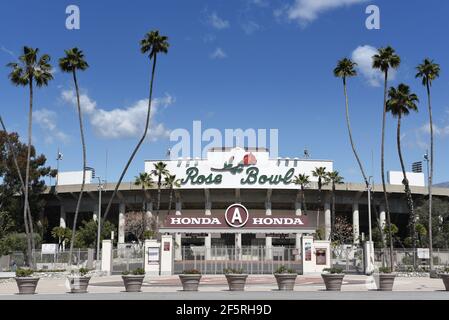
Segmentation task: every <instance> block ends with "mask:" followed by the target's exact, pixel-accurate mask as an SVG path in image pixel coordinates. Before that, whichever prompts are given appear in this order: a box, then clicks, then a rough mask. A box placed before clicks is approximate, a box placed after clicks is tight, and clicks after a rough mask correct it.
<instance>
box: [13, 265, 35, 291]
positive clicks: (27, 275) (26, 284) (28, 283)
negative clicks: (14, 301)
mask: <svg viewBox="0 0 449 320" xmlns="http://www.w3.org/2000/svg"><path fill="white" fill-rule="evenodd" d="M32 275H33V270H31V269H22V268H18V269H17V270H16V282H17V287H18V288H19V294H34V293H35V292H36V287H37V283H38V282H39V277H33V276H32Z"/></svg>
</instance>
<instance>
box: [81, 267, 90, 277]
mask: <svg viewBox="0 0 449 320" xmlns="http://www.w3.org/2000/svg"><path fill="white" fill-rule="evenodd" d="M78 272H79V274H80V275H81V276H82V277H84V276H85V275H86V274H87V273H88V272H89V269H87V268H80V269H79V270H78Z"/></svg>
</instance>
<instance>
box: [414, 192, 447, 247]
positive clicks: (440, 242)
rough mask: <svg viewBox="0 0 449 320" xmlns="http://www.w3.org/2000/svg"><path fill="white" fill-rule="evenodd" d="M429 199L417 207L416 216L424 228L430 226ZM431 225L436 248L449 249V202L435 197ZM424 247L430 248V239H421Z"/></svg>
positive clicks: (422, 201) (433, 242) (423, 200)
mask: <svg viewBox="0 0 449 320" xmlns="http://www.w3.org/2000/svg"><path fill="white" fill-rule="evenodd" d="M429 206H430V200H429V199H422V200H420V201H419V202H418V203H417V205H416V210H415V212H416V215H417V217H418V221H419V224H422V225H423V226H428V225H429V222H430V221H429ZM432 211H433V214H432V216H431V224H432V230H434V231H435V232H434V233H433V235H432V244H433V247H434V248H444V249H446V250H447V249H449V202H448V201H446V200H443V199H441V198H439V197H434V198H433V200H432ZM421 241H422V245H423V246H429V247H430V243H429V237H423V238H422V239H421Z"/></svg>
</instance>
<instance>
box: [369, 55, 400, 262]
mask: <svg viewBox="0 0 449 320" xmlns="http://www.w3.org/2000/svg"><path fill="white" fill-rule="evenodd" d="M400 64H401V58H400V57H399V56H398V55H397V54H396V53H395V50H394V49H393V48H392V47H390V46H388V47H385V48H379V49H378V51H377V53H376V54H375V55H374V56H373V65H372V66H373V68H374V69H379V70H380V71H382V72H383V73H384V101H383V107H382V142H381V152H380V154H381V155H380V171H381V177H382V188H383V192H384V200H385V209H386V211H387V224H388V230H389V232H388V234H389V240H390V241H389V242H390V269H391V271H393V268H394V266H393V237H392V232H391V216H390V205H389V203H388V195H387V187H386V183H385V154H384V151H385V118H386V113H387V87H388V72H389V70H390V68H392V69H397V68H398V67H399V65H400Z"/></svg>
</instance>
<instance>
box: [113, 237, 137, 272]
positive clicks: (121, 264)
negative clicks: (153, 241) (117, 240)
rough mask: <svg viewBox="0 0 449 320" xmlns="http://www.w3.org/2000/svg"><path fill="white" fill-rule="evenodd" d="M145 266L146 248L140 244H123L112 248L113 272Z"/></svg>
mask: <svg viewBox="0 0 449 320" xmlns="http://www.w3.org/2000/svg"><path fill="white" fill-rule="evenodd" d="M137 268H144V249H143V246H142V245H139V244H121V245H120V246H119V247H118V248H117V249H113V250H112V273H113V274H119V273H122V272H123V271H132V270H135V269H137Z"/></svg>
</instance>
